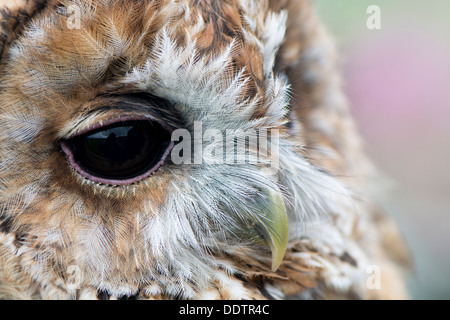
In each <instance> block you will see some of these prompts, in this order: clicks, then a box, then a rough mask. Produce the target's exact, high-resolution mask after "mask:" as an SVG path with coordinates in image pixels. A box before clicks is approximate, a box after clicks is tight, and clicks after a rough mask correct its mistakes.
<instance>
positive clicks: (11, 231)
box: [0, 0, 409, 300]
mask: <svg viewBox="0 0 450 320" xmlns="http://www.w3.org/2000/svg"><path fill="white" fill-rule="evenodd" d="M0 8H1V19H2V21H1V24H0V297H1V298H3V299H218V300H225V299H257V300H263V299H403V298H407V297H408V293H407V290H406V286H405V281H404V277H405V275H404V274H405V268H406V266H407V264H408V259H409V258H408V249H407V246H405V245H404V241H403V239H402V236H401V234H400V232H399V231H398V228H397V226H396V224H395V223H394V222H393V220H392V219H391V218H389V217H388V216H387V215H385V214H384V213H383V212H382V210H380V206H379V204H377V200H376V196H375V193H374V190H376V189H377V187H376V185H377V180H378V179H377V172H376V169H375V168H374V166H373V165H372V163H371V161H370V159H368V157H367V156H366V155H365V153H364V150H363V149H364V148H363V143H362V142H361V139H360V137H359V135H358V132H357V129H356V126H355V124H354V121H353V119H352V117H351V113H350V110H349V106H348V103H347V101H346V98H345V96H344V94H343V91H342V80H341V77H340V75H339V68H338V62H337V61H338V58H337V55H336V53H335V49H334V46H333V42H332V41H331V40H330V38H329V37H328V35H327V32H326V30H325V29H324V27H323V26H322V24H321V23H320V22H319V20H318V18H317V17H316V14H315V12H314V7H313V4H312V2H311V1H309V0H281V1H279V0H222V1H219V0H202V1H199V0H15V1H11V0H7V1H6V0H2V1H0Z"/></svg>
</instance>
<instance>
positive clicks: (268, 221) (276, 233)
mask: <svg viewBox="0 0 450 320" xmlns="http://www.w3.org/2000/svg"><path fill="white" fill-rule="evenodd" d="M266 198H267V199H268V201H267V202H266V203H262V204H261V205H260V206H259V207H258V211H259V212H258V213H259V217H260V218H261V219H259V221H258V224H257V229H258V231H259V232H260V233H261V234H262V235H263V237H264V240H265V242H266V243H267V244H268V245H269V246H270V249H271V251H272V272H275V271H277V270H278V268H279V267H280V265H281V262H282V261H283V259H284V255H285V253H286V248H287V243H288V237H289V222H288V216H287V213H286V206H285V205H284V200H283V196H282V194H281V190H279V189H278V190H272V189H270V190H267V194H266Z"/></svg>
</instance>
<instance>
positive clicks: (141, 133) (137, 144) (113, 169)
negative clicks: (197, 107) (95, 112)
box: [60, 117, 174, 186]
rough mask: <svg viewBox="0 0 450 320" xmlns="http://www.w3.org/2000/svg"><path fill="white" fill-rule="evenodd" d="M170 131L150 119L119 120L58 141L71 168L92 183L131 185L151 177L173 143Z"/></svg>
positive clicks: (124, 118) (123, 118)
mask: <svg viewBox="0 0 450 320" xmlns="http://www.w3.org/2000/svg"><path fill="white" fill-rule="evenodd" d="M172 131H173V130H172V129H171V128H169V127H168V126H167V125H165V123H163V122H162V121H158V120H154V119H150V118H142V117H141V118H130V117H122V118H117V119H113V120H110V121H107V122H102V123H97V124H95V125H94V126H91V127H89V128H87V129H85V130H83V131H81V132H79V133H78V134H77V135H75V136H72V137H69V138H68V139H64V140H61V141H60V146H61V149H62V151H63V152H64V154H65V155H66V156H67V159H68V161H69V164H70V165H71V167H72V168H73V169H74V170H75V171H76V172H78V173H79V174H80V175H81V176H83V177H84V178H86V179H89V180H91V181H93V182H95V183H98V184H102V185H110V186H121V185H130V184H133V183H136V182H139V181H141V180H143V179H145V178H148V177H149V176H151V175H152V174H153V173H154V172H156V170H158V169H159V168H160V167H161V166H162V165H163V164H164V162H165V160H166V159H167V157H168V156H169V153H170V152H171V150H172V148H173V146H174V142H173V141H171V134H172Z"/></svg>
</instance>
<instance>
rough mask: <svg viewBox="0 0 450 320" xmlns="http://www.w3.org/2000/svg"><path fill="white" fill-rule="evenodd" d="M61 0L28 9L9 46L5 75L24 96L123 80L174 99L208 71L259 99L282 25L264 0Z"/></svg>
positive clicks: (84, 90) (49, 95)
mask: <svg viewBox="0 0 450 320" xmlns="http://www.w3.org/2000/svg"><path fill="white" fill-rule="evenodd" d="M63 4H64V6H58V7H56V8H53V9H52V10H49V12H48V13H47V14H45V12H44V13H41V14H40V15H39V16H37V17H35V18H34V19H33V21H32V23H31V24H30V25H29V26H28V28H27V29H25V31H24V32H23V34H22V35H21V37H19V39H17V41H16V42H15V44H14V45H13V46H12V47H11V48H10V52H9V59H8V67H10V68H15V71H14V72H13V74H21V75H22V78H21V79H11V78H10V79H7V81H10V80H11V81H12V82H14V81H18V82H19V84H20V82H22V85H21V87H22V89H23V90H22V91H23V92H24V93H25V94H26V95H29V96H30V95H32V96H34V97H36V98H39V97H41V96H42V98H43V99H47V100H55V99H54V98H57V99H61V98H64V96H70V97H73V96H76V95H80V96H83V97H89V96H93V97H94V96H95V95H96V94H97V93H98V88H99V87H102V86H104V85H105V84H108V85H112V84H116V85H119V84H120V85H122V84H124V83H126V84H127V85H130V86H133V85H134V86H137V87H140V88H141V89H145V90H149V91H156V93H157V94H160V95H163V96H167V97H168V98H173V99H175V100H176V99H177V98H178V97H179V94H177V92H178V93H179V92H180V90H181V87H184V88H185V89H186V87H189V86H190V87H194V86H198V83H199V82H202V83H201V84H202V85H205V83H206V82H208V79H209V80H210V81H215V82H216V88H215V89H214V90H213V91H216V92H222V91H223V90H224V89H225V87H227V86H230V85H232V84H233V83H235V82H233V81H234V80H236V79H237V78H239V81H238V82H239V83H240V87H239V90H238V91H235V92H234V93H235V94H236V95H235V98H236V97H239V99H240V100H245V99H249V98H254V97H255V96H260V97H263V96H264V92H265V90H266V89H267V79H268V78H269V77H270V76H271V73H272V68H273V64H274V59H275V55H276V52H277V50H278V47H279V45H280V44H281V41H282V40H283V37H284V31H285V20H286V18H285V16H284V14H283V13H273V12H271V11H270V10H269V9H268V4H267V1H264V0H262V1H260V0H258V1H256V0H255V1H252V0H229V1H218V0H207V1H198V0H179V1H174V0H171V1H169V0H160V1H146V0H143V1H131V0H105V1H93V0H90V1H78V0H73V1H63ZM183 70H184V72H185V73H186V72H187V71H189V72H190V73H191V76H190V77H187V75H185V76H184V77H183V76H182V74H180V72H181V71H183ZM6 73H7V74H8V72H6ZM193 75H196V77H193ZM219 75H220V76H219ZM23 76H25V77H23ZM94 88H95V89H94ZM202 88H204V86H202ZM181 91H183V90H181Z"/></svg>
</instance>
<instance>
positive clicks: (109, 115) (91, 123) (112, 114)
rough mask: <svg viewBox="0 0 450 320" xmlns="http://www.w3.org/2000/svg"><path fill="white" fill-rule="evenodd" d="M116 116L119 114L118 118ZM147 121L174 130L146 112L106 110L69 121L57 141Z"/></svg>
mask: <svg viewBox="0 0 450 320" xmlns="http://www.w3.org/2000/svg"><path fill="white" fill-rule="evenodd" d="M118 114H120V115H119V116H118ZM140 120H148V121H154V122H158V123H159V124H160V125H161V126H162V127H163V128H165V129H166V130H168V131H170V132H173V130H174V128H172V127H170V126H169V125H168V124H167V123H166V122H165V121H162V120H161V119H159V118H156V117H154V116H152V115H150V114H149V113H148V112H146V113H144V112H142V111H141V112H124V111H123V110H120V109H117V110H108V111H107V112H104V111H103V112H102V111H99V112H93V113H91V114H89V115H84V116H81V117H79V118H78V119H76V120H74V121H71V123H70V124H68V125H66V126H65V127H64V128H63V129H62V130H61V131H60V133H59V135H58V138H59V139H71V138H73V137H76V136H79V135H82V134H85V133H87V132H89V131H93V130H96V129H100V128H102V127H105V126H108V125H112V124H115V123H119V122H125V121H140Z"/></svg>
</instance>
